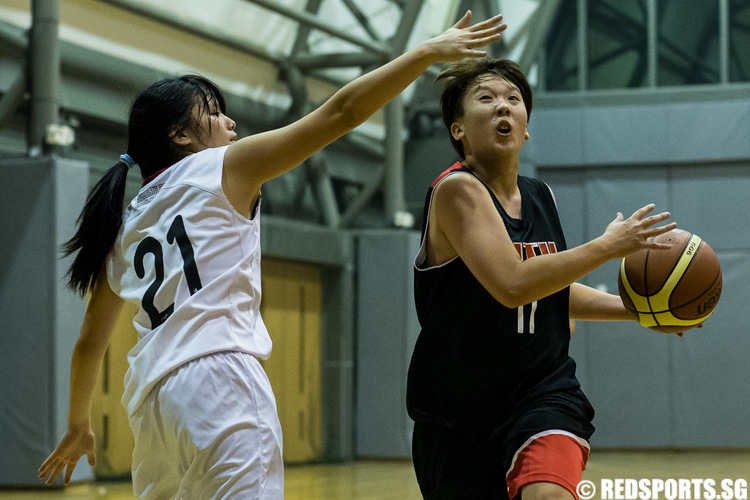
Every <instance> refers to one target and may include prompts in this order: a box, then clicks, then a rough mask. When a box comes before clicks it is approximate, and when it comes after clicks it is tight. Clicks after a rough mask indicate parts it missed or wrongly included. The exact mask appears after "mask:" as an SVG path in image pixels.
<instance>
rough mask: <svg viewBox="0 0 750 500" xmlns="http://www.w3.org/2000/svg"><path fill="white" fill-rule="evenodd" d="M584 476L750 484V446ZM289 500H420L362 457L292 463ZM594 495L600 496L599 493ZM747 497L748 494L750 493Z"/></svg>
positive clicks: (38, 495) (100, 492)
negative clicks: (324, 462) (338, 461)
mask: <svg viewBox="0 0 750 500" xmlns="http://www.w3.org/2000/svg"><path fill="white" fill-rule="evenodd" d="M583 479H585V480H589V481H592V482H594V484H600V481H601V480H602V479H638V480H640V479H665V480H666V479H713V480H715V481H716V484H717V485H720V484H721V481H722V480H724V479H731V480H733V481H735V482H736V481H737V480H738V479H743V480H745V481H746V482H750V450H737V451H668V450H658V451H598V450H594V451H593V452H592V454H591V457H590V459H589V464H588V468H587V469H586V471H585V472H584V475H583ZM285 490H286V494H285V495H286V496H285V498H286V500H411V499H414V500H419V499H421V498H422V497H421V496H420V494H419V488H418V487H417V484H416V480H415V479H414V473H413V471H412V468H411V462H410V461H408V460H362V461H356V462H353V463H349V464H343V465H301V466H288V467H287V468H286V477H285ZM63 498H64V499H77V500H90V499H117V500H125V499H130V498H131V490H130V483H128V482H119V483H113V482H107V483H100V482H95V483H90V484H78V485H72V486H69V487H68V488H65V489H26V490H8V489H2V487H0V500H11V499H12V500H21V499H23V500H36V499H49V500H54V499H63ZM595 498H599V496H596V497H595ZM746 498H747V497H746Z"/></svg>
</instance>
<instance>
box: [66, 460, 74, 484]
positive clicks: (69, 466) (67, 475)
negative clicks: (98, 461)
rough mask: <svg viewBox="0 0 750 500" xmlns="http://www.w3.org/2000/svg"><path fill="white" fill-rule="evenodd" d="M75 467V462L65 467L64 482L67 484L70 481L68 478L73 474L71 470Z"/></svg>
mask: <svg viewBox="0 0 750 500" xmlns="http://www.w3.org/2000/svg"><path fill="white" fill-rule="evenodd" d="M75 469H76V464H68V467H67V468H66V469H65V479H64V483H65V484H68V483H69V482H70V478H71V477H72V476H73V471H74V470H75Z"/></svg>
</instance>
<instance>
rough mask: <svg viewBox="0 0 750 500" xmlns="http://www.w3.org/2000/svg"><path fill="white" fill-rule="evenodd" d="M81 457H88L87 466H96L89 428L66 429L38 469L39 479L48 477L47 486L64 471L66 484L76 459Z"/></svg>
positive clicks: (94, 445) (93, 439)
mask: <svg viewBox="0 0 750 500" xmlns="http://www.w3.org/2000/svg"><path fill="white" fill-rule="evenodd" d="M83 455H87V456H88V462H89V465H91V466H92V467H93V466H95V465H96V444H95V438H94V433H93V431H92V430H91V427H90V426H88V425H86V426H82V427H80V428H77V429H68V432H67V433H66V434H65V436H63V438H62V439H61V440H60V443H59V444H58V445H57V448H55V451H53V452H52V453H51V454H50V456H49V457H47V460H45V461H44V463H43V464H42V465H41V466H40V467H39V479H42V480H43V479H44V478H45V477H47V476H49V478H48V479H47V481H46V484H47V485H48V486H49V485H51V484H52V483H54V482H55V479H57V476H59V475H60V473H61V472H62V471H63V470H65V476H64V482H65V484H68V483H69V482H70V477H71V476H72V475H73V471H74V470H75V468H76V464H77V463H78V459H80V458H81V457H82V456H83Z"/></svg>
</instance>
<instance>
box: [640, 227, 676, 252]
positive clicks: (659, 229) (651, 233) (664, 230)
mask: <svg viewBox="0 0 750 500" xmlns="http://www.w3.org/2000/svg"><path fill="white" fill-rule="evenodd" d="M674 229H677V223H676V222H672V223H670V224H667V225H666V226H659V227H655V228H651V229H650V230H649V231H648V233H647V234H648V237H650V238H653V237H656V236H659V235H662V234H664V233H668V232H670V231H673V230H674ZM652 243H655V244H657V245H660V248H672V245H673V244H672V243H667V242H656V241H653V242H652Z"/></svg>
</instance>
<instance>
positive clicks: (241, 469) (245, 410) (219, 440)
mask: <svg viewBox="0 0 750 500" xmlns="http://www.w3.org/2000/svg"><path fill="white" fill-rule="evenodd" d="M130 427H131V429H132V431H133V436H134V438H135V448H134V450H133V465H132V472H133V494H134V496H135V497H137V498H149V499H174V498H180V499H191V500H199V499H214V498H242V499H253V500H255V499H263V500H266V499H274V500H275V499H282V498H284V463H283V460H282V455H281V449H282V438H281V425H280V424H279V418H278V415H277V412H276V400H275V398H274V395H273V392H272V390H271V384H270V383H269V381H268V377H267V376H266V373H265V372H264V371H263V367H261V365H260V363H259V362H258V360H257V359H256V358H255V357H254V356H251V355H250V354H245V353H240V352H221V353H216V354H212V355H209V356H204V357H201V358H198V359H195V360H193V361H191V362H189V363H186V364H185V365H183V366H181V367H180V368H178V369H176V370H174V371H173V372H171V373H169V374H168V375H167V376H165V377H164V378H163V379H162V380H161V381H160V382H159V383H158V384H157V385H156V386H155V387H154V389H153V390H152V391H151V392H150V393H149V394H148V396H147V397H146V399H145V401H144V402H143V404H142V405H141V406H140V407H139V408H138V410H137V411H136V412H135V413H134V414H133V416H132V417H131V419H130Z"/></svg>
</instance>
